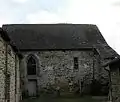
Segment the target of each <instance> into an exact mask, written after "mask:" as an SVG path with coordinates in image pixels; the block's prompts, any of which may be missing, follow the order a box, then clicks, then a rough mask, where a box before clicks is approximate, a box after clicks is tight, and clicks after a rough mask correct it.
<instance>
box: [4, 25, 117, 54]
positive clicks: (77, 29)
mask: <svg viewBox="0 0 120 102" xmlns="http://www.w3.org/2000/svg"><path fill="white" fill-rule="evenodd" d="M2 28H3V29H4V30H5V31H7V33H8V35H9V37H10V38H11V39H12V41H13V43H15V44H16V46H18V48H19V49H21V50H23V49H32V50H35V49H39V50H42V49H78V48H89V47H91V48H92V47H93V46H95V47H96V48H98V50H99V51H100V52H101V51H102V52H104V53H105V51H103V50H104V49H103V48H105V47H104V46H107V47H109V46H108V44H107V43H106V41H105V39H104V38H103V36H102V35H101V33H100V31H99V29H98V28H97V26H96V25H89V24H11V25H3V27H2ZM101 48H102V49H101ZM107 50H109V51H111V48H108V49H107ZM107 53H108V52H107ZM115 53H116V52H115ZM115 53H113V50H112V53H111V52H109V55H108V56H111V54H113V55H115Z"/></svg>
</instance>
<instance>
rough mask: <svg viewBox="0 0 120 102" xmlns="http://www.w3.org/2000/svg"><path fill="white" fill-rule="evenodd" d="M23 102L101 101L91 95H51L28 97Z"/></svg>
mask: <svg viewBox="0 0 120 102" xmlns="http://www.w3.org/2000/svg"><path fill="white" fill-rule="evenodd" d="M22 102H101V101H100V100H98V99H92V97H90V96H86V97H75V98H73V97H59V98H50V97H40V98H37V99H27V100H24V101H22Z"/></svg>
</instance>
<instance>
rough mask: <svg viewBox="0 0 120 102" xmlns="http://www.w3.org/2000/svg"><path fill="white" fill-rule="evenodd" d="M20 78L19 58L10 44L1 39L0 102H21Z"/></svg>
mask: <svg viewBox="0 0 120 102" xmlns="http://www.w3.org/2000/svg"><path fill="white" fill-rule="evenodd" d="M6 52H7V53H6ZM15 56H16V57H15ZM16 58H17V59H16ZM16 71H17V74H16ZM8 76H10V77H8ZM19 78H20V76H19V59H18V56H17V55H16V53H15V52H14V50H13V48H12V47H11V46H10V45H9V43H8V42H6V41H4V40H3V39H2V38H1V37H0V102H5V100H10V102H19V98H18V96H20V95H18V94H19V93H18V92H19V91H18V90H20V89H19V84H20V82H19ZM8 81H9V82H8ZM16 81H17V82H16ZM15 90H17V91H16V92H17V93H16V92H15ZM16 97H17V98H16Z"/></svg>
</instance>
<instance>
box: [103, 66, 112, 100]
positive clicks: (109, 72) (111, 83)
mask: <svg viewBox="0 0 120 102" xmlns="http://www.w3.org/2000/svg"><path fill="white" fill-rule="evenodd" d="M104 69H105V70H106V71H108V74H109V82H110V83H109V84H110V96H111V98H110V102H113V100H112V97H113V96H112V81H111V73H110V70H108V69H106V68H104Z"/></svg>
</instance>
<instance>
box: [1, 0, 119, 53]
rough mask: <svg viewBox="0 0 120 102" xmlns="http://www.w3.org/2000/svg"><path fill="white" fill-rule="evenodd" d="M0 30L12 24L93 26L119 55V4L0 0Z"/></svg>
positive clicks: (77, 0) (115, 0) (110, 0)
mask: <svg viewBox="0 0 120 102" xmlns="http://www.w3.org/2000/svg"><path fill="white" fill-rule="evenodd" d="M0 4H1V5H0V26H2V24H13V23H17V24H18V23H19V24H21V23H30V24H31V23H74V24H76V23H77V24H96V25H97V26H98V27H99V30H100V31H101V33H102V34H103V36H104V37H105V39H106V41H107V42H108V44H109V45H110V46H111V47H112V48H113V49H115V50H116V51H117V52H118V53H119V54H120V0H0Z"/></svg>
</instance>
